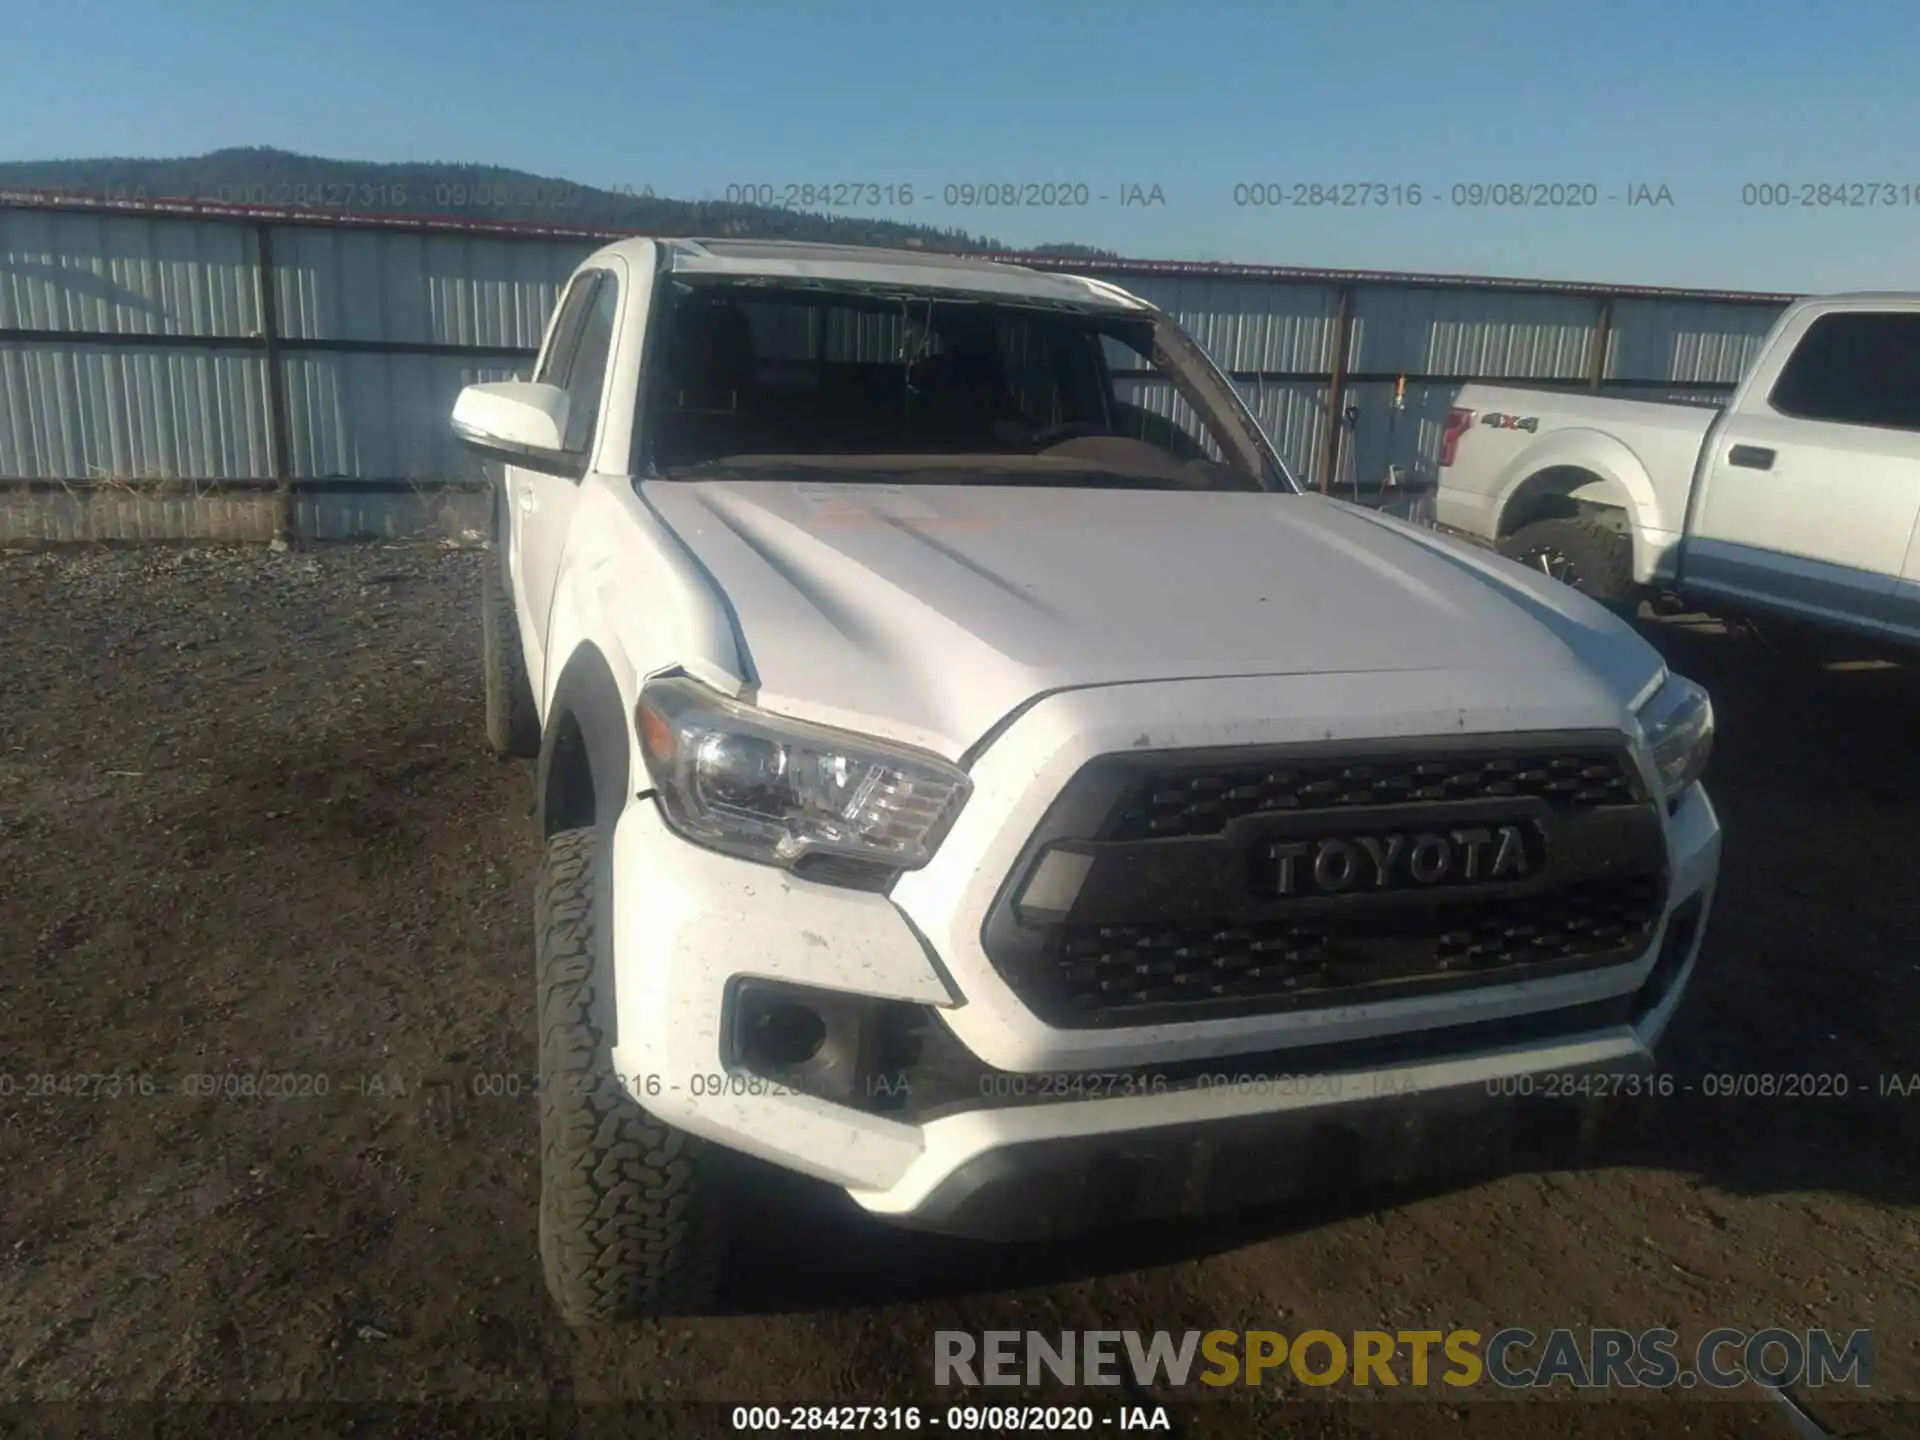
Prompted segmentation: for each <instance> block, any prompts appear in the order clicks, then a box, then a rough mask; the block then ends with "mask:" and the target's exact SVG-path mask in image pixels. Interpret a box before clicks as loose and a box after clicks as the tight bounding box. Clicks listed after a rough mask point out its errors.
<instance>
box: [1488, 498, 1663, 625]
mask: <svg viewBox="0 0 1920 1440" xmlns="http://www.w3.org/2000/svg"><path fill="white" fill-rule="evenodd" d="M1500 553H1501V554H1502V555H1505V556H1506V557H1507V558H1508V559H1510V560H1518V561H1519V562H1520V563H1521V564H1522V565H1525V566H1526V567H1527V568H1528V569H1530V570H1538V571H1540V572H1541V573H1542V574H1544V575H1550V576H1552V577H1553V578H1554V579H1555V580H1558V581H1559V582H1560V583H1561V584H1563V585H1571V586H1572V587H1573V588H1574V589H1576V590H1578V591H1579V592H1580V593H1581V594H1583V595H1587V596H1591V597H1592V598H1593V599H1595V600H1598V601H1599V602H1600V603H1601V604H1602V605H1604V606H1606V607H1607V608H1608V609H1609V610H1612V611H1613V612H1614V613H1616V614H1618V615H1622V616H1625V617H1626V618H1627V619H1629V620H1630V619H1632V618H1633V617H1634V616H1635V615H1637V614H1638V613H1639V611H1640V588H1639V586H1637V585H1635V584H1634V582H1633V541H1632V540H1631V539H1630V538H1629V537H1627V536H1625V535H1622V534H1620V533H1619V532H1618V531H1614V530H1609V529H1608V528H1607V527H1606V526H1604V525H1602V524H1601V523H1600V522H1599V521H1597V520H1590V519H1587V518H1586V517H1584V516H1581V517H1576V518H1566V519H1554V520H1535V521H1534V522H1533V523H1532V524H1531V525H1522V526H1521V527H1520V528H1519V529H1518V530H1516V531H1514V532H1513V534H1511V535H1509V536H1508V537H1507V538H1506V539H1504V540H1502V541H1501V542H1500Z"/></svg>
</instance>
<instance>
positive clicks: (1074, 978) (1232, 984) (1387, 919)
mask: <svg viewBox="0 0 1920 1440" xmlns="http://www.w3.org/2000/svg"><path fill="white" fill-rule="evenodd" d="M1660 900H1661V896H1660V887H1659V885H1658V884H1656V883H1655V882H1653V881H1652V880H1649V879H1637V880H1628V881H1622V882H1604V881H1602V882H1598V883H1594V884H1587V885H1577V886H1572V887H1569V888H1568V889H1566V890H1564V891H1561V892H1559V893H1556V894H1549V895H1541V896H1535V897H1527V898H1520V899H1509V900H1499V901H1489V902H1485V903H1482V904H1480V905H1477V906H1474V907H1471V908H1467V909H1463V910H1461V911H1459V912H1458V913H1457V914H1455V915H1452V916H1439V915H1436V914H1434V913H1433V912H1431V911H1427V910H1408V909H1398V910H1385V911H1382V910H1372V911H1367V912H1363V913H1358V914H1355V915H1354V916H1352V917H1350V918H1347V919H1344V920H1333V921H1330V922H1329V921H1322V922H1320V923H1305V924H1293V923H1288V922H1286V921H1268V922H1255V923H1251V924H1238V925H1221V924H1219V923H1218V922H1215V921H1210V920H1207V919H1204V918H1200V919H1191V920H1175V921H1163V922H1159V923H1149V924H1138V925H1098V924H1095V925H1072V924H1069V925H1063V926H1060V927H1058V929H1057V930H1056V932H1055V937H1054V941H1053V946H1052V950H1051V954H1050V959H1051V961H1052V964H1051V966H1050V967H1049V969H1050V972H1051V973H1050V974H1049V975H1048V979H1049V980H1051V981H1052V982H1053V986H1054V987H1057V989H1056V995H1055V996H1053V997H1050V998H1052V999H1055V1000H1056V1001H1057V1002H1059V1003H1064V1004H1066V1005H1069V1006H1072V1007H1073V1008H1074V1009H1076V1010H1080V1011H1083V1012H1098V1011H1104V1010H1112V1009H1115V1008H1124V1007H1128V1006H1136V1005H1165V1004H1183V1003H1186V1002H1190V1001H1195V1000H1214V1001H1219V1000H1276V1001H1284V1002H1287V1003H1289V1004H1298V1003H1301V1002H1304V1001H1312V1000H1314V999H1318V998H1323V997H1326V996H1329V995H1338V996H1339V997H1341V998H1342V999H1355V998H1368V999H1372V998H1380V997H1382V996H1384V995H1385V994H1386V993H1387V992H1389V991H1392V992H1395V993H1405V992H1407V991H1410V990H1416V989H1419V988H1423V987H1424V986H1425V985H1427V984H1428V983H1431V982H1445V981H1450V980H1458V979H1461V978H1463V977H1474V978H1480V979H1487V980H1492V979H1500V980H1513V979H1518V978H1523V977H1524V976H1528V975H1538V974H1547V973H1552V972H1553V971H1555V970H1558V969H1563V968H1566V963H1567V962H1568V961H1574V962H1579V961H1582V960H1585V959H1587V958H1589V957H1592V956H1595V955H1606V954H1611V953H1615V952H1618V951H1620V950H1622V949H1628V950H1631V951H1633V952H1635V953H1637V952H1638V951H1640V950H1643V949H1645V948H1646V945H1647V942H1648V941H1649V939H1650V938H1651V937H1652V934H1653V929H1654V926H1655V925H1656V924H1657V923H1658V922H1659V918H1660ZM1362 991H1365V992H1368V993H1367V994H1366V996H1364V997H1361V996H1360V995H1359V993H1358V992H1362Z"/></svg>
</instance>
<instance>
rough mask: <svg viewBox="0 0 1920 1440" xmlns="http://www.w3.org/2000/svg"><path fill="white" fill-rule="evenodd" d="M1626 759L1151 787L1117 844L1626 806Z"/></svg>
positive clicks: (1156, 779)
mask: <svg viewBox="0 0 1920 1440" xmlns="http://www.w3.org/2000/svg"><path fill="white" fill-rule="evenodd" d="M1634 789H1635V783H1634V775H1633V772H1632V770H1631V768H1630V767H1629V766H1628V765H1627V764H1626V757H1625V756H1624V755H1621V754H1619V753H1617V752H1616V753H1614V754H1607V753H1606V752H1604V751H1585V752H1571V753H1567V754H1544V755H1542V754H1534V755H1514V754H1501V753H1499V752H1497V751H1496V752H1492V753H1489V754H1485V755H1456V756H1452V757H1449V758H1445V759H1429V760H1418V759H1406V758H1400V759H1396V760H1390V761H1375V762H1372V763H1361V764H1355V763H1352V762H1350V761H1341V760H1322V761H1319V762H1317V763H1316V762H1306V763H1298V764H1280V765H1273V764H1259V765H1240V766H1236V767H1233V768H1231V769H1209V770H1202V771H1199V772H1197V773H1196V772H1192V771H1183V770H1173V771H1168V772H1163V773H1160V774H1156V775H1151V776H1149V777H1147V778H1146V779H1145V780H1144V781H1142V782H1141V783H1140V784H1138V785H1136V786H1135V787H1134V789H1133V791H1132V792H1131V793H1130V794H1129V795H1128V797H1127V799H1126V800H1125V801H1124V802H1123V805H1122V808H1121V810H1120V813H1119V817H1118V819H1117V821H1116V822H1115V824H1114V827H1113V833H1112V835H1111V837H1110V838H1112V839H1115V840H1140V839H1146V838H1149V837H1160V838H1171V837H1174V836H1179V835H1213V834H1217V833H1218V832H1219V831H1220V830H1222V829H1224V828H1225V826H1226V824H1227V822H1228V821H1230V820H1234V819H1238V818H1239V817H1240V816H1242V815H1261V814H1268V813H1273V812H1282V811H1312V810H1338V809H1347V808H1349V807H1352V806H1356V805H1398V804H1404V803H1408V802H1416V803H1417V802H1445V801H1449V800H1482V799H1491V798H1498V797H1505V796H1539V797H1541V798H1542V799H1545V800H1548V801H1550V802H1552V803H1554V804H1558V805H1567V806H1589V805H1617V804H1621V803H1631V801H1632V800H1633V798H1634Z"/></svg>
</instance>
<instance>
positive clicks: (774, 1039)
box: [746, 1000, 827, 1070]
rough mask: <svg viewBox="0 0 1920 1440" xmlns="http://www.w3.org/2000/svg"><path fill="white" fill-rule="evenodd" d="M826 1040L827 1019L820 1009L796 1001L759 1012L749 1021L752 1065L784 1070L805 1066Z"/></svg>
mask: <svg viewBox="0 0 1920 1440" xmlns="http://www.w3.org/2000/svg"><path fill="white" fill-rule="evenodd" d="M826 1043H827V1022H826V1020H825V1019H824V1018H823V1017H822V1016H821V1014H820V1012H819V1011H817V1010H815V1009H813V1008H812V1007H811V1006H808V1005H801V1004H798V1003H796V1002H794V1001H790V1000H787V1001H780V1002H778V1003H776V1004H773V1005H769V1006H767V1007H766V1008H765V1009H764V1010H760V1011H757V1012H756V1013H755V1014H754V1015H753V1017H752V1018H751V1019H750V1020H749V1021H748V1022H747V1034H746V1051H747V1054H746V1059H747V1061H748V1063H749V1064H751V1065H753V1066H755V1067H756V1068H758V1067H766V1068H769V1069H777V1070H785V1069H791V1068H793V1067H795V1066H799V1065H804V1064H806V1063H807V1062H808V1061H809V1060H811V1059H813V1057H814V1056H816V1055H818V1054H819V1053H820V1047H821V1046H823V1045H825V1044H826Z"/></svg>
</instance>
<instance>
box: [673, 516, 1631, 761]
mask: <svg viewBox="0 0 1920 1440" xmlns="http://www.w3.org/2000/svg"><path fill="white" fill-rule="evenodd" d="M640 493H641V496H642V498H643V499H644V500H645V501H646V503H648V504H649V505H651V506H652V507H653V508H654V509H655V511H656V513H657V514H658V515H659V516H660V517H661V518H662V519H663V520H664V521H665V522H666V524H667V525H668V526H670V527H671V528H672V529H673V530H674V531H675V532H676V533H677V534H678V535H679V536H680V538H681V540H682V541H683V542H684V543H685V544H686V546H687V547H688V549H689V550H690V551H691V552H692V553H693V555H694V557H695V558H696V559H697V560H698V561H699V563H700V565H701V566H702V567H704V569H705V570H706V572H707V573H708V575H710V576H711V577H712V580H713V582H714V584H715V586H716V587H717V588H718V590H719V591H721V592H722V593H723V595H724V602H725V604H726V606H727V607H728V608H729V609H730V610H731V611H732V613H733V615H734V617H735V624H736V628H737V632H738V640H739V642H740V644H741V645H742V647H743V650H744V654H743V656H742V660H743V668H744V669H745V670H746V671H747V674H746V676H745V677H744V678H745V679H746V680H747V681H748V683H749V684H750V685H752V686H754V687H755V694H754V698H755V700H756V702H757V703H758V704H760V705H763V706H765V707H766V708H768V709H771V710H774V711H778V712H781V713H787V714H795V715H804V716H806V717H808V718H812V719H816V720H822V721H825V722H826V723H833V724H840V725H844V726H847V727H849V728H853V729H858V730H863V731H866V732H868V733H874V734H883V735H888V736H891V737H892V738H895V739H898V740H902V741H906V742H908V743H914V744H918V745H920V746H923V747H925V748H927V749H931V750H933V751H935V752H937V753H939V754H943V755H946V756H947V757H949V758H956V759H957V758H959V757H960V756H962V755H964V754H965V753H966V752H967V750H968V749H969V748H970V747H971V746H972V745H974V744H975V742H977V741H978V740H979V739H980V738H981V737H983V736H984V735H986V734H987V733H988V732H989V731H990V730H991V729H992V728H993V727H994V726H995V724H996V723H997V722H999V721H1000V720H1002V719H1003V718H1004V717H1006V716H1007V715H1009V714H1010V713H1011V712H1013V711H1014V710H1016V709H1017V708H1018V707H1020V706H1021V705H1023V704H1025V703H1026V702H1028V701H1030V700H1032V699H1033V698H1035V697H1036V696H1039V695H1042V694H1046V693H1049V692H1053V691H1057V690H1063V689H1071V688H1077V687H1083V686H1096V685H1116V684H1125V683H1129V682H1137V681H1158V680H1178V679H1202V678H1218V677H1226V676H1257V675H1305V674H1333V673H1353V672H1380V671H1409V670H1425V671H1432V670H1443V671H1456V672H1476V673H1481V674H1488V675H1497V674H1498V673H1499V672H1503V671H1540V670H1542V669H1556V668H1557V669H1562V670H1569V671H1578V672H1581V673H1582V674H1583V675H1584V676H1585V679H1586V682H1587V683H1588V684H1592V683H1593V682H1594V681H1595V680H1596V679H1598V680H1599V681H1600V683H1602V684H1603V685H1604V686H1606V688H1607V689H1608V690H1609V692H1610V693H1615V694H1617V695H1619V697H1620V698H1621V700H1622V702H1623V703H1626V702H1627V701H1630V700H1631V699H1632V698H1633V697H1634V696H1635V695H1637V694H1639V693H1640V692H1641V691H1642V690H1643V689H1644V688H1645V686H1646V685H1647V684H1648V683H1649V682H1650V681H1651V680H1652V679H1653V678H1654V677H1655V676H1656V675H1657V674H1658V673H1659V670H1660V659H1659V656H1658V654H1657V653H1656V652H1655V651H1654V650H1653V648H1652V647H1651V646H1649V645H1648V644H1647V643H1646V642H1645V641H1644V640H1642V639H1641V638H1640V637H1639V636H1638V635H1637V634H1635V633H1634V631H1633V630H1632V628H1631V627H1629V626H1627V625H1626V624H1624V623H1623V622H1621V621H1620V620H1618V619H1617V618H1616V617H1614V616H1613V615H1611V614H1609V613H1608V612H1607V611H1606V610H1605V609H1603V608H1602V607H1601V606H1599V605H1596V604H1594V603H1593V602H1592V601H1590V600H1588V599H1586V598H1585V597H1584V596H1581V595H1579V594H1578V593H1576V592H1575V591H1573V590H1571V589H1568V588H1567V587H1565V586H1563V585H1560V584H1558V583H1556V582H1554V581H1552V580H1549V579H1547V578H1546V577H1545V576H1542V575H1537V574H1535V573H1533V572H1531V571H1528V570H1526V569H1524V568H1522V567H1520V566H1518V565H1515V564H1513V563H1511V562H1510V561H1507V560H1504V559H1502V558H1500V557H1499V556H1496V555H1492V554H1488V553H1486V552H1483V551H1480V550H1477V549H1475V548H1474V547H1471V546H1467V545H1464V544H1461V543H1460V542H1456V541H1450V540H1447V539H1445V538H1443V537H1441V536H1439V535H1438V534H1436V533H1435V532H1433V531H1429V530H1425V529H1421V528H1419V527H1415V526H1409V525H1405V524H1404V523H1401V522H1397V521H1393V520H1389V519H1387V518H1385V517H1382V516H1378V515H1376V514H1375V513H1373V512H1371V511H1366V510H1362V509H1360V508H1358V507H1356V506H1352V505H1347V504H1343V503H1341V502H1339V501H1333V500H1328V499H1325V498H1322V497H1319V496H1313V495H1284V494H1254V493H1204V492H1184V491H1182V492H1173V491H1161V490H1117V489H1106V490H1101V489H1076V488H1064V487H1054V486H1040V485H1032V486H1027V485H1012V486H1007V485H1001V486H984V485H923V484H906V485H892V484H877V483H871V482H864V481H863V482H856V483H848V484H838V483H831V482H819V483H814V482H804V481H789V480H753V479H715V480H701V481H685V480H650V481H647V482H645V483H644V484H643V485H642V486H641V489H640Z"/></svg>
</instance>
